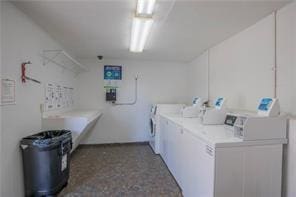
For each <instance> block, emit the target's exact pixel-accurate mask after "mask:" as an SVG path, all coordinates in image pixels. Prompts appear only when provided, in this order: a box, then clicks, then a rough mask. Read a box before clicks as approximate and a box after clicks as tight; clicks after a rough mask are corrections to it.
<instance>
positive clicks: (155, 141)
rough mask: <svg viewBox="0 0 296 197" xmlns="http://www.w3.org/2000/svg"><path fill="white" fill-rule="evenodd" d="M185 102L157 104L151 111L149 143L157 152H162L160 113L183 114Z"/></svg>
mask: <svg viewBox="0 0 296 197" xmlns="http://www.w3.org/2000/svg"><path fill="white" fill-rule="evenodd" d="M184 107H185V104H155V105H152V107H151V111H150V131H149V134H150V139H149V144H150V146H151V148H152V149H153V151H154V153H155V154H159V153H160V147H159V144H160V114H161V113H169V114H181V111H182V109H183V108H184Z"/></svg>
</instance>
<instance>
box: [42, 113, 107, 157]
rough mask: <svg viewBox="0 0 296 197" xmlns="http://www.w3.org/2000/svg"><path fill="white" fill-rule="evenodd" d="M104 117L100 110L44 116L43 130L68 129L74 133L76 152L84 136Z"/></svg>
mask: <svg viewBox="0 0 296 197" xmlns="http://www.w3.org/2000/svg"><path fill="white" fill-rule="evenodd" d="M101 115H102V113H101V111H100V110H72V111H67V112H62V113H51V114H47V115H43V117H42V129H43V130H53V129H67V130H71V132H72V142H73V148H72V151H74V150H75V149H76V148H77V146H78V145H79V143H80V142H81V140H82V139H83V136H84V135H85V134H86V133H87V132H88V131H89V130H90V129H91V128H92V127H93V126H94V125H95V123H96V122H97V120H98V119H99V117H100V116H101Z"/></svg>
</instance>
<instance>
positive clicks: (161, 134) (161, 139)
mask: <svg viewBox="0 0 296 197" xmlns="http://www.w3.org/2000/svg"><path fill="white" fill-rule="evenodd" d="M159 124H160V126H159V153H160V156H161V157H162V158H163V157H164V137H165V136H164V130H165V119H164V118H163V117H160V120H159Z"/></svg>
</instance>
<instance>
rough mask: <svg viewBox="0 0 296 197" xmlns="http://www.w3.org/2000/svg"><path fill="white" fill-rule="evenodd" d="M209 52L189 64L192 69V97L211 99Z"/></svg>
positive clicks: (190, 74)
mask: <svg viewBox="0 0 296 197" xmlns="http://www.w3.org/2000/svg"><path fill="white" fill-rule="evenodd" d="M208 60H209V58H208V51H205V52H204V53H202V54H201V55H200V56H199V57H197V58H196V59H194V60H193V61H192V62H190V63H189V69H190V73H189V76H190V78H189V79H190V87H191V90H190V94H191V97H192V98H193V97H196V96H199V97H202V98H203V99H209V98H208V96H209V92H208V90H209V87H208V86H209V83H208V82H209V73H208V71H209V70H208V63H209V62H208Z"/></svg>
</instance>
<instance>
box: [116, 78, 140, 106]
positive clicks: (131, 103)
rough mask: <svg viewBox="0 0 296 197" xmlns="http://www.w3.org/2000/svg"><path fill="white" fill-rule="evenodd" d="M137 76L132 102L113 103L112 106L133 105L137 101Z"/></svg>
mask: <svg viewBox="0 0 296 197" xmlns="http://www.w3.org/2000/svg"><path fill="white" fill-rule="evenodd" d="M138 78H139V77H138V75H136V76H135V97H134V101H132V102H130V103H117V102H113V103H112V104H113V105H135V104H136V103H137V101H138Z"/></svg>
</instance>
